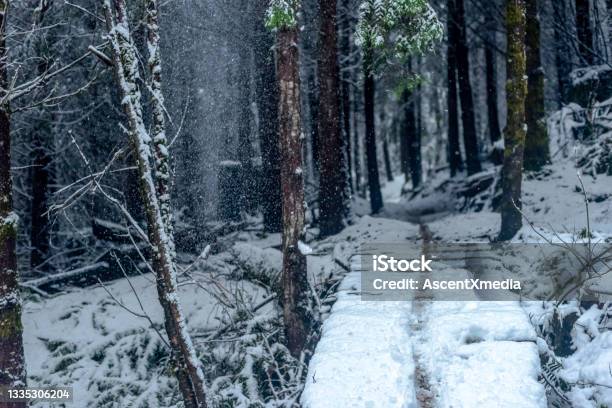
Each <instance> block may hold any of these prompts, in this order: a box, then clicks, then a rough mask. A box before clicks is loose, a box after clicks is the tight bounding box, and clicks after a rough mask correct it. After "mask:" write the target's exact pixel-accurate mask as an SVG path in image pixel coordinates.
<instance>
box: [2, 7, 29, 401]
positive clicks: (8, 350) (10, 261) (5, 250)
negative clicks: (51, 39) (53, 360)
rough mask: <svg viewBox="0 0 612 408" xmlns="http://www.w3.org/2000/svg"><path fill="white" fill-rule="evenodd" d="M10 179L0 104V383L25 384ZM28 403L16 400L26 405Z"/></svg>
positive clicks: (5, 117) (6, 111) (6, 116)
mask: <svg viewBox="0 0 612 408" xmlns="http://www.w3.org/2000/svg"><path fill="white" fill-rule="evenodd" d="M7 11H8V1H3V0H0V88H2V89H3V90H5V91H6V90H8V87H9V83H8V76H7V65H8V62H7V57H8V56H7V49H6V37H5V36H6V12H7ZM12 189H13V185H12V181H11V133H10V107H9V105H8V103H4V104H3V105H1V106H0V350H1V352H0V386H5V387H24V386H25V385H26V367H25V358H24V353H23V326H22V324H21V299H20V294H19V286H18V273H17V254H16V242H17V221H18V217H17V214H16V213H15V212H14V210H13V192H12ZM26 406H28V404H27V403H25V402H24V403H15V404H14V405H13V407H15V408H25V407H26Z"/></svg>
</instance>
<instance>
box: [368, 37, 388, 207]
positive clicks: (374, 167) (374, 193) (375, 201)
mask: <svg viewBox="0 0 612 408" xmlns="http://www.w3.org/2000/svg"><path fill="white" fill-rule="evenodd" d="M364 48H365V49H364V56H363V60H364V61H363V76H364V85H363V102H364V111H365V132H366V133H365V149H366V160H367V167H368V188H369V191H370V207H371V209H372V214H377V213H378V212H379V211H380V210H381V209H382V207H383V199H382V193H381V191H380V180H379V176H378V156H377V153H376V128H375V123H374V96H375V88H374V72H373V71H372V64H373V57H372V55H371V53H372V50H371V49H367V48H368V47H367V46H366V47H364Z"/></svg>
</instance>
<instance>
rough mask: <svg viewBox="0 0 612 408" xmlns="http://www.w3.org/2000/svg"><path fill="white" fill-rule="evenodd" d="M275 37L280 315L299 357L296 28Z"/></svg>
mask: <svg viewBox="0 0 612 408" xmlns="http://www.w3.org/2000/svg"><path fill="white" fill-rule="evenodd" d="M277 42H278V44H277V49H278V66H277V76H278V85H279V90H280V100H279V108H278V113H279V137H280V153H281V157H282V161H281V186H282V202H283V239H282V252H283V270H282V279H281V280H282V288H283V298H282V299H283V317H284V322H285V335H286V337H287V347H288V349H289V351H290V352H291V354H292V355H293V356H295V357H299V356H300V353H301V352H302V350H303V349H304V346H305V344H306V339H307V336H308V334H309V332H310V319H309V316H310V313H309V311H310V305H309V302H308V281H307V275H306V257H305V256H304V255H303V254H302V253H301V252H300V249H299V247H298V243H299V241H300V240H301V239H303V234H304V171H303V167H302V137H301V135H302V124H301V114H300V78H299V68H298V48H297V43H298V29H297V27H293V28H280V29H278V31H277Z"/></svg>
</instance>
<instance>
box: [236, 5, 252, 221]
mask: <svg viewBox="0 0 612 408" xmlns="http://www.w3.org/2000/svg"><path fill="white" fill-rule="evenodd" d="M246 7H248V6H246ZM247 15H252V14H248V13H247ZM245 23H246V22H245ZM243 45H244V44H243ZM250 68H251V50H250V49H248V48H247V47H244V46H241V47H240V50H239V56H238V77H237V82H238V88H239V91H238V92H239V96H238V101H237V102H238V118H239V119H238V151H237V158H238V161H239V162H240V164H241V166H240V168H241V172H242V174H241V176H240V187H241V188H240V192H239V195H238V197H237V198H238V200H239V202H240V204H239V207H240V209H241V210H244V211H246V212H247V213H249V214H253V213H254V211H255V207H254V205H255V200H254V199H253V190H254V185H253V182H254V178H253V161H252V158H253V146H252V144H251V127H252V122H253V121H252V116H253V112H252V110H251V72H250V71H251V70H250Z"/></svg>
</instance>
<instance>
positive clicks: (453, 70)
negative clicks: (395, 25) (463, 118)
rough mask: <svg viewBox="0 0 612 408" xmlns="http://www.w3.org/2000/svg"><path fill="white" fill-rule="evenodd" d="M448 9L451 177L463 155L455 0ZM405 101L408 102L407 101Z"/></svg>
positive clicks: (460, 168) (460, 162) (458, 166)
mask: <svg viewBox="0 0 612 408" xmlns="http://www.w3.org/2000/svg"><path fill="white" fill-rule="evenodd" d="M447 9H448V11H447V13H448V15H447V32H448V40H447V45H446V60H447V84H448V95H447V98H446V103H447V106H446V107H447V110H448V163H449V166H450V174H451V177H453V176H455V175H456V174H457V173H458V172H460V171H462V170H463V159H462V157H461V146H460V144H459V113H458V105H457V48H456V45H455V44H456V42H457V38H458V36H459V34H458V33H457V25H456V24H455V23H454V22H453V16H454V15H455V14H456V12H455V0H448V1H447ZM404 103H407V101H406V102H404ZM406 155H407V153H406ZM406 157H408V156H406ZM406 163H407V159H406ZM407 175H408V173H407V171H406V176H407Z"/></svg>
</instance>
